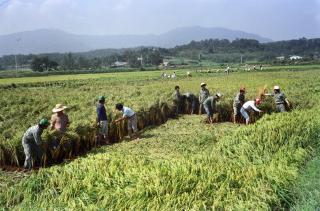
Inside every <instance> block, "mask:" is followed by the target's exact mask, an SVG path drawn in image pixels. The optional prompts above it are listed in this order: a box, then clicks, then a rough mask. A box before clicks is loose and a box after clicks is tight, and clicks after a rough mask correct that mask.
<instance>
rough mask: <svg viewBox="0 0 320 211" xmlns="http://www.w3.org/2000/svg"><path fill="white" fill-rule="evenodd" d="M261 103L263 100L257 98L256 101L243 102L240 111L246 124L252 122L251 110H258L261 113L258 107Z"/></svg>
mask: <svg viewBox="0 0 320 211" xmlns="http://www.w3.org/2000/svg"><path fill="white" fill-rule="evenodd" d="M260 104H261V100H260V99H259V98H257V99H256V100H255V101H254V100H249V101H247V102H245V104H243V106H242V107H241V109H240V113H241V115H242V116H243V118H245V120H246V125H248V124H249V123H250V117H249V114H248V113H250V112H251V111H256V112H259V113H262V111H261V110H260V109H258V108H257V107H256V106H258V105H260Z"/></svg>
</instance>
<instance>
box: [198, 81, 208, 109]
mask: <svg viewBox="0 0 320 211" xmlns="http://www.w3.org/2000/svg"><path fill="white" fill-rule="evenodd" d="M206 86H207V84H206V83H204V82H202V83H201V84H200V87H201V89H200V94H199V103H200V106H199V115H201V114H202V110H203V102H204V101H205V100H206V99H207V98H208V97H209V96H210V92H209V90H208V89H207V88H206Z"/></svg>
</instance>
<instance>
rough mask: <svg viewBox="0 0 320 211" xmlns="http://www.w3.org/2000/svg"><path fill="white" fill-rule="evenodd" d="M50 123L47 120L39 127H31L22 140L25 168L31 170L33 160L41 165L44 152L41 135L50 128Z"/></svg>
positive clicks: (41, 121)
mask: <svg viewBox="0 0 320 211" xmlns="http://www.w3.org/2000/svg"><path fill="white" fill-rule="evenodd" d="M49 124H50V123H49V121H48V120H47V119H41V120H40V122H39V123H38V124H37V125H34V126H32V127H30V128H29V129H28V130H27V131H26V132H25V134H24V135H23V138H22V147H23V151H24V154H25V156H26V158H25V161H24V165H23V167H24V168H26V169H28V170H31V169H32V167H33V162H32V160H34V161H35V163H37V164H40V161H41V157H42V151H41V147H40V145H41V142H42V140H41V135H42V133H43V130H44V129H46V128H48V126H49Z"/></svg>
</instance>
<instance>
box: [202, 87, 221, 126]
mask: <svg viewBox="0 0 320 211" xmlns="http://www.w3.org/2000/svg"><path fill="white" fill-rule="evenodd" d="M221 96H222V95H221V94H220V93H219V92H218V93H217V94H216V95H215V96H210V97H208V98H207V99H206V100H205V101H204V102H203V106H204V109H205V111H206V113H207V116H208V122H209V123H213V114H215V113H217V102H218V101H219V100H220V98H221Z"/></svg>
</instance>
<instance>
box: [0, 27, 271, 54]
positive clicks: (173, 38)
mask: <svg viewBox="0 0 320 211" xmlns="http://www.w3.org/2000/svg"><path fill="white" fill-rule="evenodd" d="M237 38H246V39H255V40H258V41H259V42H262V43H265V42H271V41H272V40H271V39H268V38H264V37H261V36H259V35H256V34H251V33H247V32H243V31H236V30H230V29H226V28H221V27H214V28H205V27H200V26H194V27H183V28H176V29H174V30H171V31H168V32H166V33H163V34H160V35H152V34H149V35H77V34H71V33H67V32H64V31H61V30H55V29H39V30H34V31H25V32H18V33H14V34H8V35H0V56H3V55H10V54H30V53H31V54H39V53H64V52H84V51H90V50H95V49H106V48H131V47H138V46H154V47H164V48H171V47H175V46H177V45H183V44H187V43H189V42H190V41H192V40H194V41H200V40H204V39H228V40H230V41H232V40H235V39H237Z"/></svg>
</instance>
